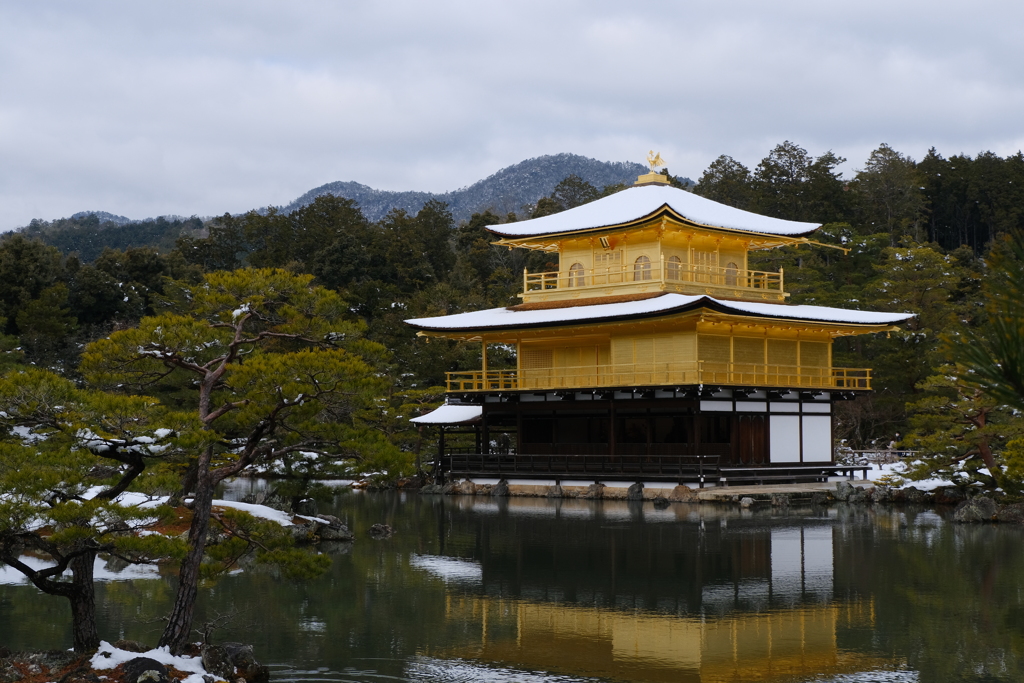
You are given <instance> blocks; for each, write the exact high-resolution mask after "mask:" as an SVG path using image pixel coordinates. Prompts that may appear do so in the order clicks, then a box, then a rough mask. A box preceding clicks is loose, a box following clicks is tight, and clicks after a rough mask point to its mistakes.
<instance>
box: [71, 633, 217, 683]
mask: <svg viewBox="0 0 1024 683" xmlns="http://www.w3.org/2000/svg"><path fill="white" fill-rule="evenodd" d="M136 657H149V658H150V659H154V660H156V661H158V662H160V663H161V664H163V665H165V666H173V667H174V668H175V669H177V670H178V671H182V672H186V673H188V674H189V675H188V676H187V677H185V678H184V679H183V680H182V682H181V683H203V674H205V673H206V670H205V669H203V663H202V661H201V660H200V658H199V657H176V656H175V655H172V654H171V653H170V651H169V650H168V649H167V648H166V647H159V648H156V649H154V650H150V651H149V652H128V651H127V650H119V649H118V648H116V647H114V646H113V645H111V644H110V643H108V642H106V641H103V642H101V643H100V649H99V650H97V652H96V654H95V655H93V658H92V661H91V662H90V664H91V665H92V668H93V669H114V668H116V667H118V666H120V665H121V664H124V663H125V662H127V661H129V660H132V659H135V658H136Z"/></svg>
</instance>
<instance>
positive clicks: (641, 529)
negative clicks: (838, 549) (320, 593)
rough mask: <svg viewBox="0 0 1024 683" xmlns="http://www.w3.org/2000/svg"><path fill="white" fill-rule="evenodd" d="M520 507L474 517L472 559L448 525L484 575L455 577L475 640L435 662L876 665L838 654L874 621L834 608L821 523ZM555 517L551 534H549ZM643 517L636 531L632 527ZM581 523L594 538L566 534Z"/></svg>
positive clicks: (693, 667) (659, 676) (647, 670)
mask: <svg viewBox="0 0 1024 683" xmlns="http://www.w3.org/2000/svg"><path fill="white" fill-rule="evenodd" d="M516 502H517V503H521V504H519V505H515V506H514V508H515V509H512V510H506V511H507V512H511V514H497V513H499V512H501V511H500V510H498V509H497V505H494V504H492V503H486V504H484V505H480V504H473V509H474V512H476V513H477V514H476V515H472V516H470V517H476V518H477V520H481V519H484V521H483V523H481V524H479V525H478V526H477V528H476V529H475V531H476V533H475V534H474V535H473V538H474V541H473V542H472V546H473V547H472V549H471V548H470V547H467V546H466V545H464V544H462V543H459V542H458V539H459V538H460V537H461V538H466V537H467V535H466V534H463V533H460V532H461V531H469V530H468V529H462V528H460V527H461V524H460V520H461V521H468V520H469V518H468V517H463V516H461V515H458V514H456V515H452V516H451V517H450V520H451V522H452V525H453V528H452V529H450V530H449V531H451V532H453V533H449V534H448V537H449V539H451V540H453V541H455V544H454V545H455V547H450V548H449V550H450V551H452V552H453V554H456V555H461V556H462V557H466V556H467V555H471V556H475V557H477V558H479V559H480V562H479V565H478V566H479V568H480V571H479V573H478V574H476V575H473V574H472V573H468V574H467V573H465V572H463V574H462V576H461V577H460V578H455V577H449V578H450V579H451V580H452V581H453V583H454V584H455V585H457V584H458V583H459V581H460V580H461V581H463V582H465V581H467V576H468V577H469V578H468V580H469V581H470V582H471V583H472V584H475V585H474V586H473V588H474V590H473V591H471V592H463V591H459V590H457V589H455V590H449V591H448V594H447V598H446V599H447V618H448V619H449V620H451V621H455V622H457V623H460V625H461V628H460V630H464V631H466V632H473V631H474V630H477V631H478V632H479V638H478V640H477V642H476V643H475V644H473V645H468V646H465V647H459V648H457V649H452V650H449V651H446V652H443V653H439V652H435V653H429V654H433V655H444V656H448V657H460V658H472V659H480V660H484V661H491V662H501V663H505V664H509V665H513V666H520V667H525V668H530V669H545V670H551V671H561V672H565V673H572V674H575V675H585V676H601V677H610V678H615V679H623V680H649V681H670V680H671V681H694V682H696V681H700V682H701V683H706V682H708V681H740V680H742V681H785V680H795V679H799V678H801V677H803V678H806V677H807V676H810V675H815V674H821V673H829V672H835V673H839V672H846V671H857V670H863V669H865V668H869V667H870V666H871V665H872V664H875V663H876V662H869V661H867V660H866V659H865V658H864V657H863V656H860V655H856V654H852V653H849V652H845V651H843V650H841V649H840V648H839V647H838V645H837V632H838V631H839V630H840V629H845V628H848V627H851V626H856V625H864V624H867V623H870V622H871V621H873V607H872V605H871V603H870V602H867V601H852V602H851V601H847V602H839V603H836V602H832V597H833V580H834V577H833V546H832V527H831V525H829V524H828V523H827V519H821V518H810V519H807V518H804V519H800V518H797V519H796V520H790V521H789V522H788V523H787V525H786V526H781V525H778V526H772V525H771V523H770V522H771V520H765V519H764V518H761V519H760V520H758V521H755V520H754V519H744V518H742V517H740V516H737V515H736V513H735V512H730V513H727V514H726V515H722V516H717V515H715V514H714V513H710V514H709V513H708V511H707V510H705V511H704V513H703V515H701V513H699V512H697V511H689V510H688V509H687V508H684V507H680V508H679V509H675V510H666V511H660V512H655V511H652V510H650V508H646V509H643V510H642V511H641V510H640V509H638V508H635V507H634V508H632V509H631V508H629V507H628V506H626V505H625V504H617V505H609V504H608V503H607V502H605V503H604V504H601V505H587V504H585V503H583V502H582V501H580V502H579V504H577V505H565V504H562V505H560V506H555V505H552V504H551V503H549V502H547V501H536V503H535V504H534V505H533V506H532V507H531V506H530V505H529V504H528V502H527V501H526V500H521V501H516ZM566 502H570V501H566ZM523 503H525V505H524V504H523ZM492 508H493V509H492ZM488 511H492V512H494V513H496V514H493V515H487V514H486V513H487V512H488ZM481 512H482V513H484V514H483V515H480V514H479V513H481ZM552 514H557V515H558V517H559V519H558V520H557V523H548V524H545V523H544V522H545V518H546V517H548V516H549V515H552ZM638 514H640V515H643V516H644V518H645V519H644V521H643V522H640V523H631V522H635V521H637V520H636V516H637V515H638ZM487 517H490V519H489V520H486V519H485V518H487ZM679 517H683V518H684V519H683V520H680V519H679ZM517 518H518V519H520V520H523V519H528V520H529V522H528V523H527V524H517ZM584 518H589V523H588V524H574V523H573V520H575V519H580V520H583V519H584ZM595 518H596V521H598V522H603V523H599V524H594V521H595ZM657 521H665V522H673V523H669V524H658V523H656V522H657ZM680 521H685V522H689V523H684V524H680V523H679V522H680ZM766 521H768V522H769V523H768V524H767V525H766V524H765V522H766ZM551 522H556V520H554V519H551ZM652 522H655V523H652ZM794 522H795V524H794ZM801 522H803V524H801ZM823 522H824V523H823ZM506 525H514V526H516V527H517V528H516V529H507V528H504V527H505V526H506ZM446 552H448V551H446ZM460 564H461V566H463V567H465V565H468V564H469V563H468V562H462V563H460ZM434 571H435V573H438V574H441V575H443V574H444V569H443V568H439V569H435V570H434ZM454 587H455V586H454V585H453V588H454ZM481 592H482V593H483V594H484V595H483V596H481V595H480V593H481Z"/></svg>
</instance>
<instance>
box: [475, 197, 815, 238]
mask: <svg viewBox="0 0 1024 683" xmlns="http://www.w3.org/2000/svg"><path fill="white" fill-rule="evenodd" d="M663 215H668V216H671V217H672V218H674V219H676V220H677V221H679V222H680V223H683V224H685V225H691V226H693V227H695V228H701V229H704V230H711V231H714V232H727V233H732V234H737V235H750V236H755V237H761V238H767V239H771V240H783V241H786V240H794V241H799V240H801V239H802V238H806V237H807V236H808V235H811V234H813V233H815V232H816V231H817V230H818V229H819V228H821V226H822V224H821V223H808V224H807V225H813V226H814V227H813V228H810V229H809V230H807V231H806V232H802V233H791V234H787V235H780V234H777V233H770V232H758V231H756V230H742V229H739V228H723V227H721V226H719V225H709V224H705V223H699V222H697V221H695V220H693V219H690V218H687V217H686V216H684V215H682V214H681V213H679V212H678V211H676V210H675V209H673V208H672V207H671V206H669V205H668V204H662V205H661V206H660V207H658V208H657V209H655V210H654V211H652V212H651V213H649V214H647V215H646V216H641V217H640V218H636V219H634V220H631V221H627V222H625V223H614V224H610V225H595V226H594V227H592V228H579V229H576V230H568V231H565V232H550V233H534V234H530V235H518V236H512V235H507V234H505V233H502V232H500V231H499V230H498V229H497V228H500V227H501V225H509V224H508V223H505V224H501V225H491V226H485V227H484V229H485V230H487V231H489V232H492V233H494V234H495V235H497V236H499V237H501V240H499V241H498V242H496V244H512V243H515V242H531V241H534V240H539V239H545V240H550V239H552V238H556V237H562V238H572V237H577V236H580V235H590V234H594V233H601V232H616V231H619V230H626V229H628V228H632V227H636V226H638V225H642V224H643V223H647V222H649V221H653V220H657V219H658V218H660V217H661V216H663ZM513 225H514V224H513Z"/></svg>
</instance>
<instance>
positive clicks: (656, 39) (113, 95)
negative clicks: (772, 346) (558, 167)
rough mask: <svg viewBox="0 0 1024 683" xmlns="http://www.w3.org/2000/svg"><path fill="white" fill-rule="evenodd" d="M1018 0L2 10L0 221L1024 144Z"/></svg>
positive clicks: (67, 5)
mask: <svg viewBox="0 0 1024 683" xmlns="http://www.w3.org/2000/svg"><path fill="white" fill-rule="evenodd" d="M1021 25H1024V6H1021V5H1020V4H1019V3H1015V2H1010V1H1008V0H1007V1H1003V2H994V1H988V2H985V1H981V2H976V3H972V4H970V5H968V4H966V3H952V2H917V1H911V2H891V0H890V1H887V2H881V1H878V0H866V1H864V2H860V3H856V4H850V3H843V4H837V3H822V2H810V1H797V0H783V1H780V2H777V3H763V2H754V1H752V0H751V1H731V2H730V1H727V0H726V1H720V2H714V3H710V2H691V3H650V4H649V5H625V4H623V3H621V2H610V1H603V0H602V1H588V2H584V1H583V0H577V1H559V0H547V1H546V2H536V1H529V0H526V1H522V2H517V3H495V2H444V1H441V0H438V1H437V2H432V3H422V2H409V1H405V2H403V1H395V2H390V3H377V2H368V1H363V2H343V3H339V2H329V1H316V2H313V1H310V2H290V3H280V2H270V1H263V2H259V1H253V2H241V1H238V2H181V3H176V4H173V5H154V4H152V3H130V2H93V3H77V2H72V1H70V0H66V1H64V2H47V3H5V4H4V5H2V6H0V84H2V85H0V159H2V163H0V229H9V228H12V227H15V226H18V225H23V224H25V223H27V222H28V220H29V219H31V218H33V217H42V218H55V217H59V216H64V215H69V214H71V213H73V212H75V211H80V210H84V209H102V210H106V211H111V212H114V213H119V214H123V215H127V216H132V217H139V218H141V217H146V216H153V215H160V214H168V213H173V214H191V213H197V214H200V215H209V214H218V213H222V212H224V211H243V210H246V209H249V208H252V207H255V206H261V205H265V204H268V203H275V204H283V203H286V202H288V201H290V200H291V199H293V198H294V197H296V196H297V195H299V194H301V193H302V192H304V191H306V190H308V189H310V188H312V187H314V186H317V185H320V184H323V183H326V182H330V181H333V180H357V181H359V182H364V183H367V184H369V185H372V186H375V187H380V188H383V189H420V190H432V191H444V190H450V189H455V188H457V187H460V186H463V185H467V184H469V183H471V182H473V181H475V180H478V179H479V178H482V177H484V176H486V175H489V174H490V173H493V172H494V171H496V170H497V169H499V168H501V167H503V166H506V165H508V164H511V163H515V162H517V161H520V160H522V159H524V158H527V157H531V156H537V155H540V154H553V153H558V152H563V151H567V152H574V153H578V154H584V155H587V156H593V157H596V158H600V159H608V160H627V159H630V160H636V161H641V160H642V159H643V156H644V154H645V153H646V151H647V150H648V149H651V148H655V149H659V150H661V151H662V153H663V156H664V157H665V158H666V159H667V160H668V162H669V167H670V168H671V169H672V171H673V172H674V173H678V174H683V175H689V176H691V177H694V178H696V177H699V175H700V173H701V172H702V171H703V169H704V168H705V167H706V165H707V164H708V163H709V162H710V161H711V160H712V159H714V158H715V157H716V156H718V155H719V154H723V153H724V154H731V155H733V156H735V157H736V158H738V159H739V160H741V161H743V162H744V163H746V164H748V165H750V166H753V165H756V163H757V162H758V160H759V159H760V158H761V157H763V156H764V155H765V154H766V153H767V152H768V151H769V150H770V149H771V147H773V146H774V145H775V144H777V143H778V142H781V141H782V140H784V139H790V140H793V141H795V142H797V143H799V144H801V145H803V146H805V147H807V148H808V150H809V151H810V152H811V153H812V154H820V153H822V152H824V151H825V150H827V149H833V150H834V151H836V152H837V153H838V154H841V155H843V156H846V157H847V158H849V159H850V162H849V163H848V164H847V167H848V169H854V168H857V167H859V166H860V165H861V164H862V163H863V160H864V159H865V158H866V156H867V154H868V153H869V152H870V150H871V149H873V148H875V147H877V146H878V144H879V143H881V142H887V143H889V144H891V145H893V146H894V147H896V148H897V149H899V150H901V151H903V152H905V153H907V154H910V155H912V156H915V157H917V158H920V157H921V156H922V155H923V154H924V153H925V152H926V151H927V149H928V147H930V146H933V145H934V146H935V147H937V148H938V150H939V151H940V152H941V153H943V154H946V155H952V154H957V153H961V152H963V153H968V154H974V153H977V152H978V151H981V150H986V149H991V150H992V151H995V152H997V153H999V154H1010V153H1014V152H1016V151H1017V150H1018V149H1019V148H1020V147H1021V145H1022V141H1024V132H1022V130H1021V126H1020V123H1019V118H1020V116H1019V112H1020V111H1022V110H1024V107H1022V105H1024V74H1022V72H1021V71H1020V69H1019V64H1020V63H1021V62H1022V58H1024V54H1022V53H1024V47H1022V43H1021V41H1020V36H1019V27H1020V26H1021Z"/></svg>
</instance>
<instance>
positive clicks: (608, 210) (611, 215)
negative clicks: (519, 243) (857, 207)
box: [487, 185, 821, 240]
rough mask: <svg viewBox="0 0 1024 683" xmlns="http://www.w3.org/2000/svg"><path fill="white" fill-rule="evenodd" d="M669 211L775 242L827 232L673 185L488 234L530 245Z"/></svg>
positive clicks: (502, 227) (679, 217)
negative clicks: (718, 200)
mask: <svg viewBox="0 0 1024 683" xmlns="http://www.w3.org/2000/svg"><path fill="white" fill-rule="evenodd" d="M664 212H669V213H670V215H672V216H673V217H674V218H676V219H677V220H679V221H681V222H685V223H689V224H691V225H694V226H697V227H702V228H705V229H709V230H722V231H726V232H732V233H742V234H751V235H758V236H768V237H775V238H778V237H795V238H799V237H803V236H806V235H809V234H810V233H812V232H814V231H815V230H817V229H819V228H820V227H821V224H819V223H803V222H799V221H788V220H783V219H779V218H771V217H769V216H762V215H760V214H756V213H751V212H750V211H744V210H742V209H737V208H735V207H732V206H727V205H725V204H720V203H718V202H715V201H713V200H710V199H706V198H704V197H701V196H699V195H695V194H693V193H691V192H687V191H685V190H680V189H678V188H674V187H670V186H667V185H645V186H635V187H631V188H627V189H625V190H623V191H621V192H617V193H615V194H612V195H608V196H607V197H602V198H600V199H597V200H595V201H593V202H590V203H588V204H582V205H580V206H577V207H574V208H572V209H568V210H566V211H562V212H560V213H556V214H551V215H548V216H542V217H540V218H532V219H529V220H525V221H520V222H517V223H503V224H501V225H492V226H488V227H487V229H488V230H489V231H490V232H492V233H494V234H495V235H498V236H500V237H503V238H506V239H509V240H527V239H529V238H534V237H537V238H539V237H550V236H552V235H570V234H579V233H590V232H594V231H607V230H617V229H622V228H624V227H629V226H633V225H636V224H638V223H642V222H644V221H650V220H651V219H653V218H656V217H658V216H659V215H660V214H661V213H664Z"/></svg>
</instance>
